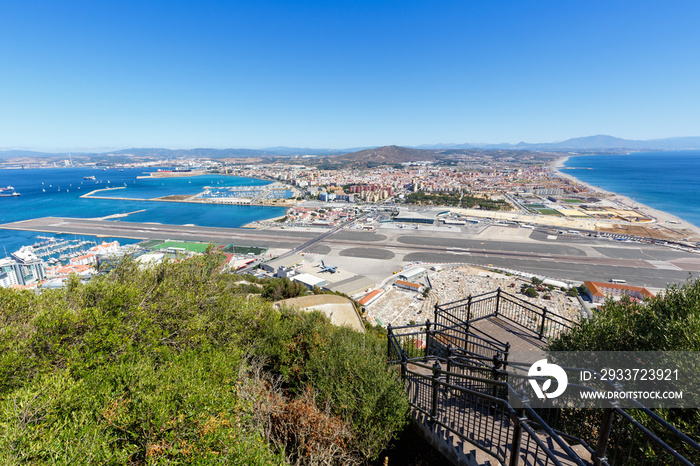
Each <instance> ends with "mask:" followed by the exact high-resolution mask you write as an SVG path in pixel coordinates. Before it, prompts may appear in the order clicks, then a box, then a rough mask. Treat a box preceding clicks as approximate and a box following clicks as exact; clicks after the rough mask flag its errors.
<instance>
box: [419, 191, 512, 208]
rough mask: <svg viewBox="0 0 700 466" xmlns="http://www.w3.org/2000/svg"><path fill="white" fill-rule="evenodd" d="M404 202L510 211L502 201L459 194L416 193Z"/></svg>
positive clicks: (508, 205)
mask: <svg viewBox="0 0 700 466" xmlns="http://www.w3.org/2000/svg"><path fill="white" fill-rule="evenodd" d="M406 202H407V203H409V204H418V205H444V206H460V207H465V208H470V209H471V208H477V207H478V208H480V209H484V210H510V209H511V206H510V204H508V203H507V202H506V201H504V200H501V199H499V200H493V199H487V198H483V197H477V196H473V195H471V194H469V193H464V194H462V193H460V192H443V193H426V192H423V191H416V192H413V193H411V194H409V195H408V196H406Z"/></svg>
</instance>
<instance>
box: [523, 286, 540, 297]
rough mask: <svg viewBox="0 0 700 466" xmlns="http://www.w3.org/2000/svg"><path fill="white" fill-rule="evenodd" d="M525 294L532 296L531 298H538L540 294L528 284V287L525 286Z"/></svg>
mask: <svg viewBox="0 0 700 466" xmlns="http://www.w3.org/2000/svg"><path fill="white" fill-rule="evenodd" d="M523 294H524V295H525V296H528V297H530V298H536V297H538V296H539V294H538V293H537V290H536V289H534V288H533V287H531V286H528V287H527V288H525V291H523Z"/></svg>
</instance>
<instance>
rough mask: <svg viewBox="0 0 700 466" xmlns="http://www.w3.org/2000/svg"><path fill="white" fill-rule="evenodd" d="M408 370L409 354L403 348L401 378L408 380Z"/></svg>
mask: <svg viewBox="0 0 700 466" xmlns="http://www.w3.org/2000/svg"><path fill="white" fill-rule="evenodd" d="M407 370H408V356H406V352H405V351H404V350H403V348H401V380H406V371H407Z"/></svg>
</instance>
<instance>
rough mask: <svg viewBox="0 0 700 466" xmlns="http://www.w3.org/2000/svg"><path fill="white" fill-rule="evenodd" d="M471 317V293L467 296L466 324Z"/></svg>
mask: <svg viewBox="0 0 700 466" xmlns="http://www.w3.org/2000/svg"><path fill="white" fill-rule="evenodd" d="M471 319H472V295H471V294H470V295H469V296H468V297H467V325H469V321H470V320H471ZM467 328H468V327H467Z"/></svg>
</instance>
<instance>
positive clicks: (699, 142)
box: [0, 135, 700, 162]
mask: <svg viewBox="0 0 700 466" xmlns="http://www.w3.org/2000/svg"><path fill="white" fill-rule="evenodd" d="M397 147H399V146H383V149H384V150H382V151H381V153H379V152H377V149H378V148H377V147H356V148H347V149H309V148H301V147H270V148H267V149H207V148H201V149H162V148H132V149H123V150H118V151H112V152H101V153H85V152H80V153H75V152H71V153H70V155H71V156H73V157H104V158H110V157H114V156H126V155H135V156H141V157H162V158H182V157H185V158H188V157H211V158H241V157H284V156H294V155H317V156H326V157H330V156H339V155H344V154H345V155H350V154H353V156H352V158H353V160H354V161H357V162H360V161H361V159H364V160H365V161H369V160H370V159H371V158H372V157H379V158H380V159H381V158H382V157H385V159H381V160H379V159H375V160H373V161H375V162H382V161H388V160H390V159H392V157H391V155H390V153H391V150H392V149H386V148H397ZM402 149H404V150H403V151H402V156H401V157H400V158H401V159H403V160H404V161H411V159H412V157H413V156H412V155H410V153H408V152H406V151H405V150H406V149H414V150H418V152H416V153H414V156H415V157H416V158H415V160H430V158H426V157H429V156H430V154H429V151H438V150H442V151H444V150H463V149H481V150H494V149H497V150H527V151H553V152H576V151H587V152H590V151H598V150H599V151H638V150H689V149H700V137H677V138H665V139H649V140H646V141H642V140H633V139H621V138H616V137H614V136H607V135H597V136H586V137H581V138H573V139H567V140H566V141H562V142H552V143H526V142H520V143H518V144H487V143H484V144H480V143H464V144H432V145H431V144H423V145H420V146H415V147H412V148H402ZM421 150H423V151H428V152H420V151H421ZM372 151H374V152H372ZM68 156H69V153H68V152H61V153H55V152H35V151H27V150H5V151H0V159H21V158H43V157H52V158H68Z"/></svg>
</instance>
